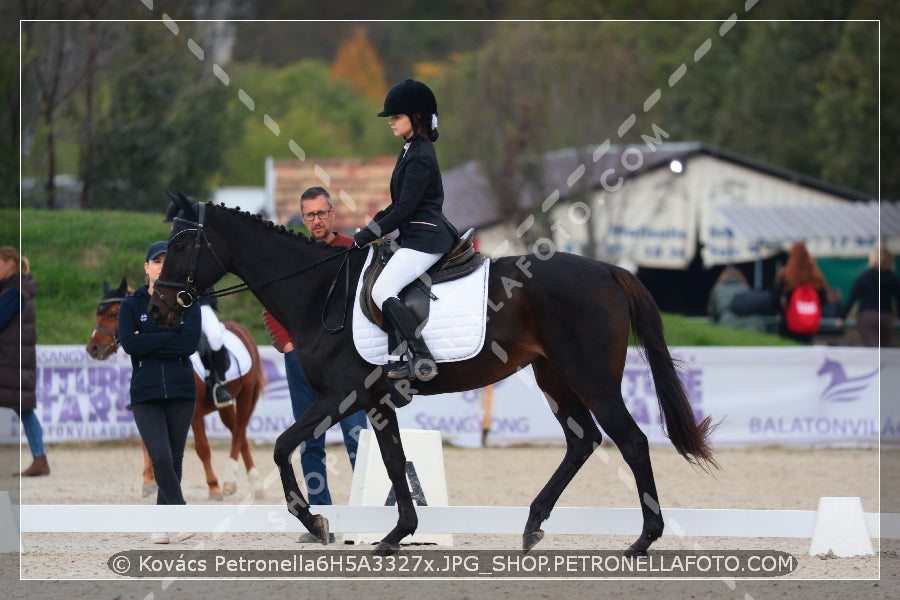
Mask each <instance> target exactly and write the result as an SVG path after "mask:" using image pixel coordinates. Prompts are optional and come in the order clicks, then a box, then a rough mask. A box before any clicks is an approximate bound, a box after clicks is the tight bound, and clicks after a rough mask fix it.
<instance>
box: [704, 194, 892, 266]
mask: <svg viewBox="0 0 900 600" xmlns="http://www.w3.org/2000/svg"><path fill="white" fill-rule="evenodd" d="M715 208H716V210H717V211H718V213H719V214H720V215H721V216H722V217H723V218H724V219H725V221H726V222H727V223H728V227H729V229H730V230H731V232H732V233H733V234H734V236H735V237H736V238H740V239H745V240H750V241H753V242H759V243H762V244H765V245H769V246H780V247H787V246H789V245H790V244H791V243H793V242H795V241H803V242H807V243H818V244H819V245H821V244H826V245H827V246H830V247H834V248H838V247H840V248H843V249H847V248H848V247H852V246H854V245H859V246H860V248H861V249H862V247H871V244H872V243H873V242H877V241H879V240H880V241H882V242H884V243H887V244H888V246H889V247H891V248H892V250H893V251H895V252H896V251H897V250H900V204H897V203H894V202H883V203H878V202H842V203H838V204H815V205H813V204H808V205H807V204H805V205H794V206H785V205H777V206H775V205H739V204H734V205H722V206H716V207H715ZM838 254H845V252H840V253H838Z"/></svg>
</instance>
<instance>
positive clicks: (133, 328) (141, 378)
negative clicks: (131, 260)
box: [119, 285, 201, 404]
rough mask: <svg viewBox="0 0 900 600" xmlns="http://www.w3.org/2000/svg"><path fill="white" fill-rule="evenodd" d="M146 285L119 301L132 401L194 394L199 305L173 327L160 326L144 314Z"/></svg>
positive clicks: (146, 298)
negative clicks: (192, 358) (127, 356)
mask: <svg viewBox="0 0 900 600" xmlns="http://www.w3.org/2000/svg"><path fill="white" fill-rule="evenodd" d="M149 302H150V293H149V291H148V288H147V286H146V285H144V286H141V287H140V288H138V289H137V290H136V291H135V292H134V294H132V295H131V296H128V297H127V298H125V300H123V301H122V306H121V308H120V309H119V339H120V340H121V343H122V348H123V349H124V350H125V352H126V353H128V354H129V355H130V356H131V367H132V371H131V404H138V403H140V402H146V401H148V400H161V399H167V398H194V397H195V396H196V394H197V384H196V383H195V381H194V368H193V366H192V364H191V360H190V356H191V354H193V353H194V352H195V351H196V350H197V344H198V343H200V332H201V321H200V309H199V308H198V307H197V306H193V307H191V308H189V309H188V310H186V311H185V312H184V315H183V316H182V321H181V323H179V324H178V325H176V326H174V327H162V326H160V325H157V324H156V322H155V321H154V320H153V319H152V318H150V315H148V314H147V305H148V304H149Z"/></svg>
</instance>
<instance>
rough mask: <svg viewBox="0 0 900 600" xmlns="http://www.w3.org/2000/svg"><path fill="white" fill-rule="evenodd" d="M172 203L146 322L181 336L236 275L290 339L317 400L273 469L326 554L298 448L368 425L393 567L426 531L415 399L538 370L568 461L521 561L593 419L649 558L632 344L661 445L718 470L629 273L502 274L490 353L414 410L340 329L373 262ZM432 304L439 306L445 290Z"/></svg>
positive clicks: (649, 491) (560, 264) (545, 270)
mask: <svg viewBox="0 0 900 600" xmlns="http://www.w3.org/2000/svg"><path fill="white" fill-rule="evenodd" d="M172 198H173V204H172V206H170V207H169V211H168V215H169V217H170V218H172V217H174V219H173V225H172V231H171V234H170V237H169V245H168V249H167V254H166V262H165V265H164V267H163V270H162V273H161V274H160V278H159V280H158V281H157V282H156V285H155V287H154V289H155V290H156V293H155V294H154V297H153V299H152V300H151V302H150V315H151V317H153V318H154V319H155V320H156V321H157V322H158V323H161V324H166V323H169V322H177V319H178V317H177V313H178V312H179V311H180V310H182V309H181V305H182V304H183V305H190V304H191V303H192V302H193V301H194V300H195V299H196V298H197V297H198V296H199V292H198V290H204V289H206V288H208V287H210V286H212V285H213V284H215V283H216V282H217V281H218V280H219V279H221V278H222V277H223V276H224V275H225V273H226V272H231V273H234V274H236V275H237V276H238V277H240V278H241V279H242V280H243V281H244V282H245V284H246V285H247V286H248V287H249V289H250V290H251V291H252V292H253V293H254V294H255V295H256V297H257V298H258V299H259V300H260V302H261V303H262V304H263V306H265V307H266V308H267V309H268V310H269V311H270V312H271V313H272V314H273V316H274V317H275V318H276V319H278V321H280V322H281V323H282V324H284V325H285V326H286V327H287V329H288V330H289V331H290V333H291V335H292V337H293V339H295V340H303V343H302V344H298V346H297V350H296V351H297V355H298V358H299V360H300V363H301V364H302V366H303V370H304V372H305V373H306V374H307V377H308V378H309V382H310V384H311V385H312V387H313V388H314V389H315V390H317V391H318V393H319V397H318V399H317V400H316V402H315V403H313V405H312V407H311V408H310V409H309V410H307V411H306V412H305V413H304V414H303V415H302V416H301V418H300V419H299V420H297V422H295V423H294V424H293V425H292V426H291V427H289V428H288V429H287V430H286V431H285V432H284V433H282V434H281V435H280V436H279V437H278V439H277V441H276V443H275V452H274V458H275V463H276V464H277V465H278V469H279V472H280V475H281V482H282V485H283V487H284V493H285V500H286V502H287V506H288V510H289V511H290V513H291V514H293V515H294V516H295V517H296V518H297V519H299V520H300V522H302V523H303V525H304V526H305V527H306V528H307V529H308V530H309V531H310V532H311V533H313V534H314V535H315V536H316V537H317V538H318V539H319V540H321V541H322V543H327V540H328V521H327V520H326V519H325V518H324V517H323V516H322V515H314V514H312V513H311V512H310V510H309V505H308V503H307V502H306V500H305V499H304V497H303V495H302V494H301V492H300V488H299V487H298V485H297V479H296V476H295V474H294V469H293V467H292V465H291V461H290V455H291V453H292V452H293V450H294V449H296V448H297V447H298V446H299V445H300V443H301V442H303V441H304V440H308V439H310V438H311V437H313V436H315V435H318V434H320V433H322V432H324V431H326V430H327V429H328V428H329V427H330V426H331V425H333V424H334V423H336V422H338V421H340V419H341V418H343V417H344V416H346V415H348V414H351V413H353V412H354V411H357V410H360V409H362V410H365V411H366V413H367V415H368V418H369V420H370V421H371V423H372V426H373V429H374V432H375V436H376V438H377V440H378V444H379V447H380V450H381V454H382V459H383V461H384V464H385V467H386V469H387V473H388V477H389V478H390V481H391V483H392V484H393V486H394V490H395V493H396V499H397V507H398V512H399V518H398V521H397V525H396V526H395V527H394V529H393V530H392V531H390V532H389V533H388V534H387V535H386V536H385V537H384V539H382V541H381V542H380V543H379V544H378V546H377V547H376V548H375V552H376V553H378V554H394V553H396V552H399V550H400V541H401V540H402V539H403V538H404V537H406V536H407V535H411V534H412V533H414V532H415V530H416V526H417V525H418V519H417V517H416V513H415V507H414V504H413V500H412V496H411V493H410V491H409V487H408V485H407V481H406V471H405V465H406V458H405V455H404V452H403V447H402V445H401V443H400V430H399V425H398V422H397V415H396V412H395V409H396V407H397V406H398V405H402V404H403V403H404V402H405V401H408V398H411V397H412V396H413V395H416V394H425V395H430V394H441V393H447V392H457V391H462V390H469V389H475V388H480V387H484V386H486V385H489V384H491V383H494V382H496V381H499V380H501V379H503V378H505V377H508V376H509V375H512V374H513V373H515V372H516V371H518V370H519V369H521V368H523V367H525V366H526V365H531V366H532V367H533V369H534V374H535V378H536V380H537V383H538V385H539V386H540V388H541V389H542V390H543V392H544V394H545V396H546V397H547V400H548V403H549V404H550V407H551V408H552V410H553V414H554V416H555V417H556V419H557V421H559V423H560V425H561V426H562V429H563V433H564V435H565V439H566V452H565V456H564V457H563V459H562V462H561V463H560V465H559V467H558V468H557V469H556V471H555V472H554V473H553V474H552V476H551V477H550V480H549V481H548V482H547V484H546V485H545V486H544V488H543V489H542V490H541V491H540V493H539V494H538V495H537V497H536V498H535V499H534V501H533V502H532V503H531V506H530V510H529V514H528V519H527V521H526V523H525V529H524V533H523V537H522V547H523V549H524V550H525V551H526V552H527V551H528V550H530V549H531V548H532V547H533V546H534V545H535V544H536V543H537V542H539V541H540V540H541V538H542V537H543V535H544V532H543V531H542V530H541V528H540V526H541V523H543V521H544V520H546V519H547V518H548V517H549V516H550V511H551V510H552V509H553V506H554V505H555V503H556V501H557V500H558V498H559V496H560V494H562V492H563V490H564V489H565V488H566V486H567V485H568V484H569V482H570V481H571V480H572V478H573V477H574V476H575V474H576V473H577V472H578V470H579V469H580V468H581V466H582V465H583V464H584V463H585V461H586V460H587V459H588V457H589V456H590V455H591V454H592V453H593V452H594V450H595V449H596V447H597V446H598V445H599V444H600V441H601V432H600V429H599V428H598V427H597V425H596V424H595V422H594V419H593V418H592V415H593V417H595V418H596V420H597V423H599V425H600V427H602V428H603V430H604V431H605V432H606V433H607V435H609V437H610V438H611V439H612V441H613V442H614V443H615V444H616V446H618V448H619V450H620V451H621V453H622V456H623V458H624V459H625V461H626V462H627V464H628V466H629V467H630V468H631V470H632V473H633V474H634V478H635V482H636V485H637V492H638V501H639V502H640V505H641V510H642V515H643V528H642V530H641V533H640V537H639V538H638V539H637V541H635V542H634V543H633V544H632V545H631V546H630V548H629V549H628V552H629V553H632V554H642V553H645V552H646V551H647V549H648V548H649V547H650V544H651V543H653V541H655V540H656V539H658V538H659V537H660V535H662V532H663V518H662V514H661V512H660V506H659V499H658V497H657V492H656V484H655V481H654V478H653V471H652V468H651V465H650V452H649V445H648V443H647V437H646V435H644V433H643V432H642V431H641V430H640V429H639V428H638V426H637V424H636V423H635V421H634V419H633V418H632V417H631V415H630V414H629V413H628V410H627V409H626V406H625V402H624V400H623V397H622V376H623V371H624V368H625V355H626V350H627V346H628V338H629V331H632V332H633V333H634V335H635V337H636V339H637V340H638V341H639V342H641V343H642V345H643V348H644V353H645V355H646V358H647V360H648V362H649V364H650V370H651V373H652V375H653V380H654V383H655V386H656V391H657V395H658V400H659V405H660V409H661V411H662V414H663V417H664V421H665V427H666V432H667V435H668V436H669V439H670V440H671V442H672V444H673V445H674V446H675V449H676V450H677V451H678V452H679V453H680V454H681V455H682V456H684V457H685V458H686V459H687V460H688V461H689V462H691V463H692V464H694V465H698V466H700V467H702V468H704V469H709V468H711V467H715V466H716V463H715V459H714V457H713V452H712V448H711V447H710V444H709V436H710V433H711V432H712V429H713V428H714V424H713V423H712V421H711V419H710V417H706V418H704V419H703V420H702V421H700V423H697V422H696V419H695V417H694V413H693V411H692V409H691V405H690V403H689V401H688V398H687V395H686V393H685V390H684V387H683V385H682V383H681V380H680V379H679V377H678V373H677V371H676V368H675V365H674V364H673V361H672V358H671V356H670V354H669V350H668V347H667V346H666V343H665V339H664V337H663V327H662V319H661V316H660V314H659V310H658V309H657V307H656V304H655V303H654V301H653V298H652V297H651V296H650V294H649V292H648V291H647V289H646V288H645V287H644V286H643V285H642V284H641V283H640V282H639V281H638V279H637V278H636V277H634V276H633V275H631V274H630V273H629V272H628V271H625V270H623V269H620V268H618V267H615V266H612V265H608V264H605V263H601V262H597V261H594V260H590V259H587V258H583V257H579V256H575V255H571V254H564V253H555V254H552V256H549V257H548V256H536V255H527V256H512V257H506V258H500V259H497V260H494V261H493V262H492V263H491V265H490V280H489V289H488V303H489V307H490V309H491V310H489V311H488V314H489V322H488V327H487V337H486V340H485V343H484V346H483V349H482V350H481V351H480V352H479V353H478V354H477V355H476V356H475V357H474V358H471V359H469V360H464V361H459V362H447V363H442V364H441V367H440V375H438V376H437V377H436V378H434V379H433V380H431V381H428V382H421V381H413V382H412V383H411V385H410V387H409V388H408V389H402V390H401V392H402V395H404V396H406V397H407V400H404V401H400V396H401V394H400V393H397V391H396V390H395V393H394V394H391V393H389V389H388V384H387V382H386V378H385V377H384V375H383V373H382V367H377V366H373V365H371V364H369V363H367V362H366V361H364V360H363V359H362V358H361V357H360V356H359V355H358V354H357V352H356V350H355V348H354V344H353V340H352V327H351V326H349V322H348V323H347V325H348V326H346V327H343V328H340V327H339V325H340V324H341V323H342V322H343V320H344V318H345V317H347V314H346V313H347V312H348V310H349V309H348V303H349V302H353V301H354V300H353V296H352V295H353V293H354V291H355V287H356V282H357V281H358V277H359V274H360V272H361V270H362V266H363V262H364V261H365V257H366V252H365V251H364V250H359V249H355V250H346V249H337V248H335V247H334V246H330V245H328V244H323V243H318V242H314V241H312V240H310V239H309V238H306V237H304V236H302V235H297V234H295V233H293V232H291V231H288V230H286V229H285V228H284V227H278V226H274V225H272V224H271V223H269V222H267V221H264V220H263V219H262V218H261V217H260V216H258V215H250V214H249V213H245V212H241V211H240V210H239V209H229V208H226V207H224V206H214V205H212V204H197V203H196V202H193V201H191V200H190V199H188V198H187V197H185V196H184V195H182V194H179V195H178V196H177V197H175V196H172ZM348 275H349V278H347V276H348ZM345 282H349V283H348V284H346V285H347V287H348V288H350V289H348V290H347V294H350V296H349V300H347V299H345V298H344V295H345V294H344V286H345ZM335 290H336V291H335ZM329 291H332V292H333V293H331V294H330V293H329ZM435 292H436V293H437V295H438V296H439V295H440V291H439V288H437V289H436V290H435ZM329 329H330V330H331V331H329ZM403 381H405V380H403ZM397 387H398V388H401V387H402V386H401V385H398V386H397Z"/></svg>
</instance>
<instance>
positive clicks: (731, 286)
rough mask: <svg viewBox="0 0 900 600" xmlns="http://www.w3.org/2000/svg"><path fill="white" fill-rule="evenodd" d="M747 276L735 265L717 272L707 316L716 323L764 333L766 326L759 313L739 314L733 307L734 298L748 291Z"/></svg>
mask: <svg viewBox="0 0 900 600" xmlns="http://www.w3.org/2000/svg"><path fill="white" fill-rule="evenodd" d="M750 291H751V290H750V284H749V283H747V278H746V277H745V276H744V274H743V273H742V272H741V270H740V269H738V268H737V267H732V266H728V267H725V268H724V269H722V272H721V273H719V277H718V279H716V283H715V284H714V285H713V288H712V291H711V292H710V294H709V306H708V311H709V316H710V317H711V318H712V320H713V322H715V324H716V325H721V326H722V327H731V328H733V329H743V330H745V331H756V332H758V333H765V330H766V326H765V323H764V322H763V320H762V317H761V316H760V315H759V314H747V315H739V314H737V313H736V312H735V311H734V310H733V308H732V303H733V302H734V299H735V298H736V297H737V296H739V295H741V294H744V293H747V292H750Z"/></svg>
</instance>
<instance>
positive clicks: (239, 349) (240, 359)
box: [191, 329, 253, 381]
mask: <svg viewBox="0 0 900 600" xmlns="http://www.w3.org/2000/svg"><path fill="white" fill-rule="evenodd" d="M224 338H225V347H226V348H228V354H229V355H230V356H231V364H230V365H228V370H227V371H226V372H225V379H226V380H227V381H232V380H234V379H238V378H239V377H240V376H241V375H243V374H244V373H247V372H249V371H250V367H251V366H253V359H251V358H250V353H249V352H248V351H247V347H246V346H245V345H244V343H243V342H242V341H241V338H239V337H238V336H236V335H234V334H233V333H231V332H230V331H228V330H227V329H226V330H225V336H224ZM191 363H193V365H194V371H195V372H196V373H197V375H199V376H200V379H206V377H207V375H209V371H208V370H207V369H206V368H205V367H204V366H203V361H202V360H201V359H200V354H199V353H198V352H194V353H193V354H191Z"/></svg>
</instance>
